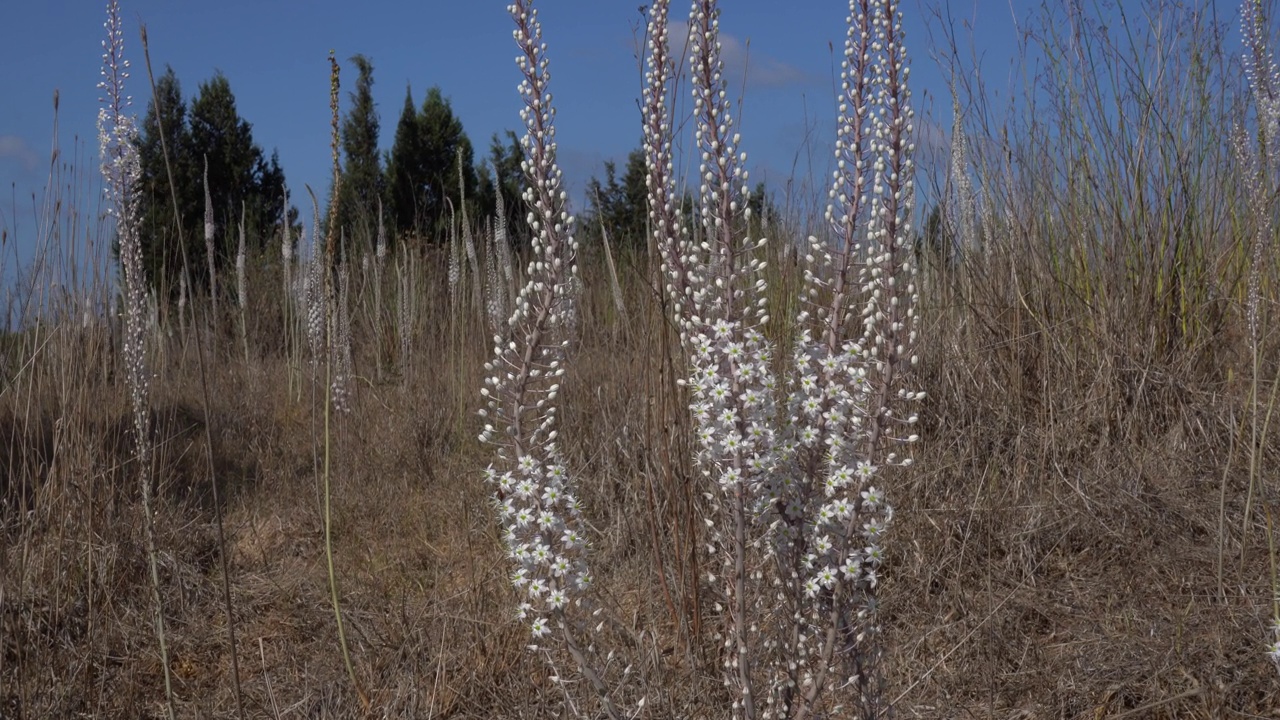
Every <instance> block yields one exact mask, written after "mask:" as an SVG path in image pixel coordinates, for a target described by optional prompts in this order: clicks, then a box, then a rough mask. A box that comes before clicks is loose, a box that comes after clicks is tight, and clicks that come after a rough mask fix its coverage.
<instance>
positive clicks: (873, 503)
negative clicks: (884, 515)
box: [862, 485, 884, 512]
mask: <svg viewBox="0 0 1280 720" xmlns="http://www.w3.org/2000/svg"><path fill="white" fill-rule="evenodd" d="M883 501H884V496H883V495H881V494H880V491H879V490H877V489H876V487H875V486H874V485H872V486H871V487H869V488H867V489H866V490H863V491H862V503H863V505H864V506H865V507H866V509H867V510H868V511H870V512H875V509H876V508H877V507H879V506H880V503H881V502H883Z"/></svg>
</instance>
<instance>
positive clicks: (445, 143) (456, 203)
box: [387, 87, 478, 241]
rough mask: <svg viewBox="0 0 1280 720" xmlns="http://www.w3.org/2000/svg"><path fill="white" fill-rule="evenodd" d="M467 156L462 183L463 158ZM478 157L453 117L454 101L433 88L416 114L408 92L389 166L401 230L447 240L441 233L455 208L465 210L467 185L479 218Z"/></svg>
mask: <svg viewBox="0 0 1280 720" xmlns="http://www.w3.org/2000/svg"><path fill="white" fill-rule="evenodd" d="M459 152H461V153H462V167H461V172H462V176H461V178H459V167H458V153H459ZM474 163H475V152H474V150H473V149H472V146H471V140H470V139H469V138H468V137H467V134H466V132H465V131H464V130H463V128H462V121H461V120H459V119H458V118H457V117H456V116H455V115H454V114H453V108H452V106H451V105H450V104H449V101H448V100H447V99H446V98H445V97H444V95H443V94H442V93H441V92H440V88H438V87H433V88H431V89H430V90H428V91H427V96H426V98H425V99H424V100H423V102H422V108H421V110H419V111H416V112H415V111H414V109H413V95H412V93H411V92H410V91H406V93H405V104H404V109H403V110H402V111H401V113H400V121H399V123H397V125H396V138H395V144H394V145H393V146H392V148H391V154H390V157H389V159H388V161H387V175H388V177H389V185H390V192H391V198H392V204H393V206H394V217H395V228H396V231H397V232H398V233H411V234H418V235H426V236H429V237H434V238H435V239H436V240H437V241H438V240H440V239H442V238H443V235H444V234H443V233H442V232H441V229H442V228H444V227H445V226H446V224H447V223H448V222H449V219H450V214H449V213H450V208H452V209H453V210H455V211H460V210H461V199H460V193H461V191H462V190H461V187H462V186H461V185H460V182H461V183H462V185H465V188H466V195H467V200H468V203H470V204H472V207H471V208H470V209H469V214H470V216H471V217H472V218H473V219H475V218H476V217H478V213H476V212H475V210H476V208H477V206H476V205H475V203H476V202H478V195H477V175H476V170H475V165H474Z"/></svg>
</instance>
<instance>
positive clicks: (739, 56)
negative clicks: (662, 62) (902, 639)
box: [668, 20, 812, 88]
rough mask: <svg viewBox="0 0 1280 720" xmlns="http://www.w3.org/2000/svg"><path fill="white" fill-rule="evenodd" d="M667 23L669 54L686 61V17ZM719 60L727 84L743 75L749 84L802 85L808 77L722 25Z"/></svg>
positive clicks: (739, 80)
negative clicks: (756, 48) (730, 32)
mask: <svg viewBox="0 0 1280 720" xmlns="http://www.w3.org/2000/svg"><path fill="white" fill-rule="evenodd" d="M669 27H670V29H669V31H668V32H669V37H670V38H671V45H672V48H671V52H672V55H677V56H679V57H682V58H685V63H686V64H687V62H688V60H687V58H688V55H689V49H688V37H689V23H688V21H686V20H674V21H672V22H671V23H670V24H669ZM720 61H721V62H723V63H724V69H725V77H726V79H727V80H728V84H729V85H730V86H737V87H741V86H742V79H743V77H744V76H745V77H746V81H747V86H748V87H753V88H777V87H789V86H792V85H803V84H806V83H808V82H809V81H810V80H811V79H812V78H811V77H810V76H809V75H808V74H807V73H805V72H804V71H803V70H801V69H800V68H797V67H795V66H794V65H788V64H787V63H785V62H783V61H781V60H779V59H778V58H775V57H770V56H769V55H765V54H764V53H760V52H754V51H752V50H751V49H750V47H749V45H748V43H746V42H743V41H742V40H741V39H739V38H738V37H736V36H734V35H731V34H729V33H727V32H725V31H724V30H723V29H722V30H721V31H720Z"/></svg>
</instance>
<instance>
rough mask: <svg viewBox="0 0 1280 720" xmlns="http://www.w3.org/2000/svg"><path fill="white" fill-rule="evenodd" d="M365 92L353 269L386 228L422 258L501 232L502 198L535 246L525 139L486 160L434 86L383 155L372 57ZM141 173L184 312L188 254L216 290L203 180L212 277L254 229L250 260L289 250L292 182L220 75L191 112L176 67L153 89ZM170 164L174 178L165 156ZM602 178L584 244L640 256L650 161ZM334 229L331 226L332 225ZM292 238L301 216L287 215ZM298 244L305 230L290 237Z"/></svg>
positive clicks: (351, 190) (153, 235) (354, 172)
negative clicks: (477, 234) (451, 236)
mask: <svg viewBox="0 0 1280 720" xmlns="http://www.w3.org/2000/svg"><path fill="white" fill-rule="evenodd" d="M349 63H350V65H351V66H352V68H353V69H354V70H355V71H356V79H355V82H354V84H353V85H352V89H351V90H350V91H349V92H348V98H347V99H348V103H347V109H346V111H345V113H344V114H343V116H342V118H341V124H340V129H339V136H340V145H341V156H342V158H341V159H342V163H341V172H342V183H341V184H340V186H339V195H338V197H330V198H328V202H331V203H336V208H334V210H335V215H334V217H335V218H336V219H337V223H338V226H339V230H340V233H339V237H341V238H343V242H344V243H346V245H347V249H348V251H349V252H351V253H352V255H353V256H356V257H358V256H360V255H361V254H362V253H364V252H366V251H368V252H372V251H373V250H374V249H375V248H374V246H375V244H376V242H377V234H378V228H379V227H380V226H381V227H383V228H384V229H385V233H386V239H387V240H388V242H391V243H397V242H399V243H411V244H412V245H414V246H415V247H417V248H421V247H424V246H427V245H432V244H440V243H445V242H447V240H448V232H449V228H450V224H451V223H457V222H461V220H462V218H464V217H465V218H467V219H468V220H469V221H470V222H471V223H472V224H473V226H477V227H478V226H479V225H480V224H481V223H482V222H484V220H485V219H492V218H493V217H494V215H495V212H496V209H497V207H498V202H497V200H498V195H499V193H501V195H502V200H503V207H504V208H505V214H506V218H505V219H506V225H507V229H508V236H509V237H510V238H512V241H513V242H515V243H517V244H519V243H521V242H522V241H524V240H525V239H526V238H527V237H528V225H527V220H526V216H525V212H526V211H525V209H524V207H523V203H522V202H521V201H520V198H521V194H522V191H523V174H522V171H521V168H520V162H521V159H522V157H523V150H522V148H521V147H520V142H519V139H518V138H517V136H516V134H515V133H514V132H511V131H507V132H505V133H503V134H501V135H499V134H495V135H493V136H492V137H491V138H490V141H489V145H488V148H487V149H486V151H485V152H483V154H482V155H480V157H477V155H478V153H477V151H476V148H475V146H474V145H473V143H472V141H471V139H470V137H469V136H468V135H467V133H466V130H465V129H464V127H463V124H462V120H461V119H460V118H459V117H458V116H457V115H456V114H455V113H454V111H453V107H452V105H451V103H450V101H449V99H448V98H447V97H446V96H445V95H444V93H443V92H442V90H441V89H440V88H439V87H438V86H436V87H431V88H428V89H427V90H426V92H425V93H424V94H423V96H422V100H421V103H418V102H416V101H415V99H414V93H413V89H412V87H411V86H409V87H406V88H405V97H404V104H403V106H402V108H401V110H400V114H399V117H398V119H397V122H396V124H395V128H394V135H393V141H392V144H391V148H390V149H389V150H387V151H385V152H383V151H380V150H379V141H380V139H381V132H382V122H381V117H380V114H379V112H378V108H377V105H376V104H375V102H374V99H373V85H374V66H373V62H372V61H371V60H370V59H369V58H368V57H367V56H365V55H355V56H353V57H351V58H350V60H349ZM138 143H139V156H140V160H141V165H142V193H141V199H140V201H141V206H142V207H141V217H142V219H143V226H142V247H143V256H144V264H145V268H146V272H147V276H148V278H149V280H150V282H151V285H152V287H153V288H155V289H156V291H157V293H158V294H159V295H161V296H163V297H167V298H169V299H171V300H172V299H176V297H177V293H178V281H177V278H179V277H180V275H181V271H182V269H183V266H182V263H183V254H182V246H181V245H179V242H180V241H181V242H182V243H185V244H186V257H187V258H188V259H189V261H190V263H191V267H190V268H188V275H187V279H188V281H189V282H190V284H191V290H192V291H195V292H198V291H202V290H204V289H207V288H208V287H209V281H210V278H209V276H208V273H209V270H208V264H207V263H206V262H203V261H199V262H198V261H197V259H202V258H204V257H205V252H206V248H205V246H204V223H205V199H206V198H205V178H206V173H207V178H208V196H209V197H208V199H209V202H210V205H211V207H212V210H213V220H214V230H215V233H214V265H213V267H214V272H216V273H218V274H219V275H223V274H225V273H226V272H227V271H228V270H229V268H230V267H231V266H232V265H233V264H234V262H235V255H236V253H237V251H238V249H239V234H238V233H239V228H240V226H241V224H242V223H243V227H244V231H245V235H246V240H247V249H248V251H249V252H251V253H252V252H257V253H261V252H264V251H266V250H267V249H268V246H271V247H273V248H278V247H279V242H280V239H281V227H282V223H283V222H284V217H285V213H286V209H285V202H286V201H285V174H284V170H283V169H282V168H281V166H280V162H279V157H278V155H277V153H276V152H274V151H273V152H272V153H271V154H270V155H268V154H267V153H265V152H264V151H263V149H262V147H261V146H260V145H259V144H258V143H257V142H256V141H255V139H254V137H253V128H252V125H251V124H250V123H249V122H248V121H247V120H245V119H244V118H243V117H241V116H240V114H239V111H238V109H237V107H236V101H235V96H234V94H233V93H232V90H231V85H230V82H229V81H228V80H227V78H226V77H225V76H224V75H222V74H221V73H217V74H215V75H214V76H213V77H212V78H210V79H208V80H206V81H204V82H202V83H200V85H199V86H198V88H197V91H196V93H195V95H194V96H192V97H191V98H190V101H189V102H188V100H187V99H186V98H185V97H184V96H183V93H182V86H181V83H180V82H179V80H178V78H177V76H176V75H175V73H174V71H173V69H172V68H171V67H167V68H166V69H165V72H164V74H163V75H161V76H160V77H159V78H158V79H157V82H156V90H155V93H154V96H153V97H152V99H151V100H150V102H149V103H148V106H147V112H146V116H145V118H144V120H143V123H142V128H141V132H140V135H139V140H138ZM166 148H167V150H168V156H169V160H170V165H171V172H172V178H173V182H172V183H170V179H169V178H170V169H167V168H166V166H165V153H164V151H165V149H166ZM604 175H605V176H604V179H603V180H601V179H599V178H595V177H593V178H591V180H590V182H589V184H588V186H587V203H588V207H587V211H588V212H587V214H586V217H584V218H583V222H582V223H580V228H581V230H582V232H583V233H584V234H585V235H586V236H588V237H592V236H596V235H598V233H599V228H600V227H606V228H608V229H609V233H610V239H611V241H612V242H614V243H615V244H616V245H618V246H626V245H633V246H639V247H643V245H644V243H645V237H646V236H645V230H646V226H645V222H646V217H647V207H646V205H645V203H646V193H647V189H646V186H645V177H646V170H645V165H644V155H643V152H642V151H641V150H639V149H637V150H634V151H633V152H632V153H631V154H630V155H629V156H628V157H627V161H626V167H625V169H624V170H623V172H622V174H621V176H619V173H618V169H617V167H616V165H615V164H614V163H612V162H606V163H605V165H604ZM323 217H328V213H327V212H326V213H324V215H323ZM287 218H288V220H287V221H288V222H289V225H290V227H291V228H296V225H297V219H298V210H297V208H296V207H292V206H291V207H289V208H288V209H287ZM297 236H298V233H297V231H296V230H295V231H294V233H293V235H292V236H291V237H294V238H296V237H297Z"/></svg>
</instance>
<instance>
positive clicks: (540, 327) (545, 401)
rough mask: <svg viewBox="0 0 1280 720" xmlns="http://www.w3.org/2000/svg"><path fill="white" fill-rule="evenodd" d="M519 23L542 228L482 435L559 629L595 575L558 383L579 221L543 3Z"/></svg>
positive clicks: (534, 613) (517, 537) (528, 168)
mask: <svg viewBox="0 0 1280 720" xmlns="http://www.w3.org/2000/svg"><path fill="white" fill-rule="evenodd" d="M508 10H509V12H510V13H511V16H512V18H513V19H514V20H515V23H516V30H515V31H514V33H513V34H514V37H515V40H516V45H517V46H518V47H519V50H520V52H519V55H518V56H517V58H516V64H517V65H518V66H519V68H520V71H521V73H522V74H523V76H524V79H523V81H522V82H521V83H520V86H519V91H520V96H521V98H522V100H523V107H522V108H521V111H520V117H521V120H522V121H523V123H524V125H525V135H524V137H523V138H522V140H521V145H522V147H523V148H524V160H523V161H522V163H521V166H522V169H523V171H524V174H525V177H526V179H527V188H526V190H525V196H524V200H525V203H526V205H527V206H528V207H529V209H530V210H529V225H530V227H531V228H532V229H533V232H534V236H533V241H532V245H533V258H532V260H530V262H529V266H528V273H527V275H528V281H527V283H526V284H525V285H524V287H523V288H522V289H521V290H520V292H519V293H518V295H517V296H516V297H515V298H514V299H513V302H512V306H513V309H512V312H511V316H510V318H509V319H507V321H506V325H505V327H502V328H500V331H499V332H498V333H497V334H496V335H495V337H494V351H493V354H494V356H493V359H492V360H491V361H490V362H488V363H486V365H485V369H486V371H487V373H488V376H487V377H486V378H485V387H484V389H483V390H482V391H481V392H482V394H483V395H484V397H485V399H486V400H487V408H486V409H484V410H482V411H481V415H482V416H483V417H484V418H485V423H486V424H485V426H484V431H483V432H482V433H481V435H480V439H481V441H483V442H487V443H491V444H493V445H496V446H497V456H498V457H497V462H496V463H495V464H494V465H493V466H491V467H490V468H489V471H488V472H487V474H486V477H487V478H488V480H489V481H490V482H491V483H492V484H493V485H494V490H495V502H496V504H497V510H498V516H499V518H500V520H501V522H502V526H503V535H504V538H505V540H506V544H507V549H508V553H509V555H510V557H511V559H512V560H513V561H514V562H515V565H516V568H515V570H514V572H513V574H512V583H513V584H514V585H515V587H516V589H517V590H518V591H519V592H520V593H521V594H522V596H523V597H522V602H521V604H520V608H519V615H520V617H521V618H522V619H524V620H526V621H528V622H529V624H530V627H531V629H532V631H533V634H534V636H535V637H541V636H543V635H545V634H547V633H548V632H550V630H551V628H552V626H553V625H554V624H558V623H559V622H560V621H561V620H562V619H563V618H564V613H565V611H566V610H568V609H569V608H570V607H571V606H576V605H577V604H579V602H578V601H579V600H580V599H581V593H582V591H583V590H585V589H586V588H587V587H588V586H589V585H590V584H591V575H590V573H589V571H588V569H587V566H586V562H585V557H586V540H585V537H584V536H583V532H582V527H583V523H582V515H581V507H580V505H579V502H578V500H577V498H576V497H574V495H573V484H572V482H571V480H570V477H569V473H568V471H567V470H566V467H565V464H564V462H563V460H562V459H561V457H560V454H559V451H558V448H557V431H556V415H557V407H558V400H559V392H560V380H561V378H562V377H563V375H564V361H565V355H566V350H567V347H568V343H569V337H570V334H571V330H572V326H573V322H574V320H573V317H574V312H575V310H574V306H575V302H574V301H575V293H576V292H577V272H578V268H577V264H576V257H577V251H578V245H577V241H576V240H575V239H574V237H573V226H574V219H573V217H572V216H571V215H570V214H569V213H568V211H567V209H566V205H567V196H566V194H565V191H564V189H563V183H562V179H561V172H560V168H559V166H558V165H557V164H556V142H555V127H554V120H555V110H554V108H553V107H552V104H551V101H552V97H551V93H550V91H549V90H548V87H547V84H548V82H549V81H550V78H551V75H550V71H549V65H548V62H547V59H546V44H545V43H543V42H542V29H541V26H540V24H539V22H538V16H537V11H536V10H535V9H533V8H532V7H530V2H529V0H518V1H517V2H515V3H514V4H512V5H511V6H509V8H508Z"/></svg>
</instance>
